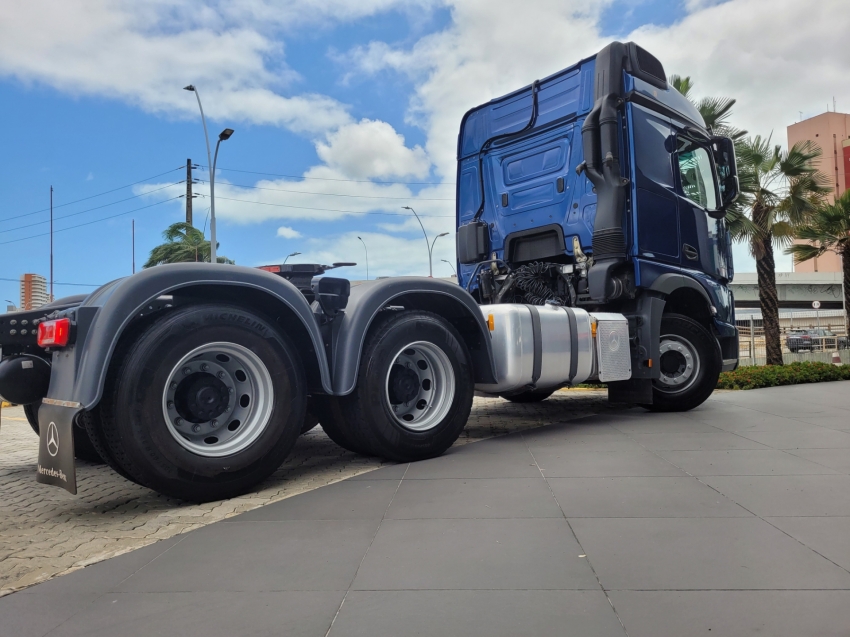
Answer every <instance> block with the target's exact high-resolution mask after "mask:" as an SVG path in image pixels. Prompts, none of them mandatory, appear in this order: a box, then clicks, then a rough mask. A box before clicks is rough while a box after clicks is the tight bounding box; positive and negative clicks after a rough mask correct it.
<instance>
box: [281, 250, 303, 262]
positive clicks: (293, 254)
mask: <svg viewBox="0 0 850 637" xmlns="http://www.w3.org/2000/svg"><path fill="white" fill-rule="evenodd" d="M299 254H301V253H300V252H293V253H292V254H287V255H286V259H284V260H283V262H284V264H285V263H286V261H287V259H289V257H297V256H298V255H299Z"/></svg>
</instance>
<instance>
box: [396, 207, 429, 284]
mask: <svg viewBox="0 0 850 637" xmlns="http://www.w3.org/2000/svg"><path fill="white" fill-rule="evenodd" d="M401 208H402V210H410V212H412V213H413V216H414V217H416V221H418V222H419V227H420V228H422V234H424V235H425V247H426V248H428V276H429V277H431V278H433V277H434V268H433V267H432V265H431V244H430V243H429V242H428V235H427V234H426V232H425V226H423V225H422V219H420V218H419V215H418V214H416V211H415V210H414V209H413V208H411V207H410V206H402V207H401Z"/></svg>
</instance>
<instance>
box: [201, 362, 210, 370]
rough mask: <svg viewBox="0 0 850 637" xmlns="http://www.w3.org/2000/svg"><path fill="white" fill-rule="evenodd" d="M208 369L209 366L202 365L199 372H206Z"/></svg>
mask: <svg viewBox="0 0 850 637" xmlns="http://www.w3.org/2000/svg"><path fill="white" fill-rule="evenodd" d="M209 368H210V366H209V365H207V364H206V363H204V364H203V365H201V371H202V372H205V371H207V370H208V369H209Z"/></svg>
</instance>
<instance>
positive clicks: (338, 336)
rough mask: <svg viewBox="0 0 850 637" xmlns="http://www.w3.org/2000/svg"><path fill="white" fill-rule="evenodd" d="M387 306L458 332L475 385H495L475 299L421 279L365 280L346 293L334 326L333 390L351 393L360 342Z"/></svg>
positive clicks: (451, 287)
mask: <svg viewBox="0 0 850 637" xmlns="http://www.w3.org/2000/svg"><path fill="white" fill-rule="evenodd" d="M388 306H403V307H405V308H409V309H418V310H427V311H429V312H434V313H436V314H439V315H441V316H443V317H444V318H446V319H448V320H449V321H450V322H451V323H452V324H453V325H454V326H455V327H457V328H459V331H460V332H461V335H462V336H463V338H464V340H465V341H466V344H467V347H468V348H469V350H470V354H471V355H472V363H473V367H474V369H475V382H476V383H495V382H496V379H495V377H494V369H495V367H494V364H493V349H492V344H491V342H490V332H489V330H488V329H487V324H486V323H485V321H484V316H483V314H482V312H481V308H480V307H479V306H478V304H477V303H476V302H475V299H473V298H472V296H471V295H470V294H469V293H468V292H467V291H466V290H464V289H463V288H461V287H460V286H458V285H457V284H455V283H449V282H447V281H441V280H439V279H431V278H425V277H398V278H392V279H381V280H378V281H367V282H366V283H361V284H360V285H356V286H354V287H352V288H351V296H350V297H349V300H348V306H347V307H346V309H345V315H344V316H343V317H342V320H341V321H340V323H339V325H338V326H336V329H335V334H334V346H333V365H332V368H333V390H334V392H333V393H334V394H337V395H340V396H344V395H347V394H350V393H351V392H352V391H353V390H354V386H355V384H356V382H357V369H358V367H359V365H360V357H361V355H362V353H363V343H364V341H365V339H366V334H367V332H368V331H369V326H370V325H372V322H373V321H374V320H375V317H376V316H377V315H378V313H379V312H380V311H381V310H383V309H384V308H386V307H388Z"/></svg>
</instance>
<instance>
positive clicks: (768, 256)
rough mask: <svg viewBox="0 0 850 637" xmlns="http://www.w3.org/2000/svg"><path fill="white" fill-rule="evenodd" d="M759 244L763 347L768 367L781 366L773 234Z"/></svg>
mask: <svg viewBox="0 0 850 637" xmlns="http://www.w3.org/2000/svg"><path fill="white" fill-rule="evenodd" d="M755 240H756V241H759V242H760V243H761V250H762V254H763V255H764V256H762V258H761V259H757V260H756V271H757V273H758V285H759V303H760V304H761V318H762V324H763V325H764V345H765V350H766V351H767V364H768V365H782V339H781V338H780V336H779V299H778V297H777V295H776V263H775V261H774V259H773V233H769V234H768V235H767V236H766V237H764V238H763V239H755Z"/></svg>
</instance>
